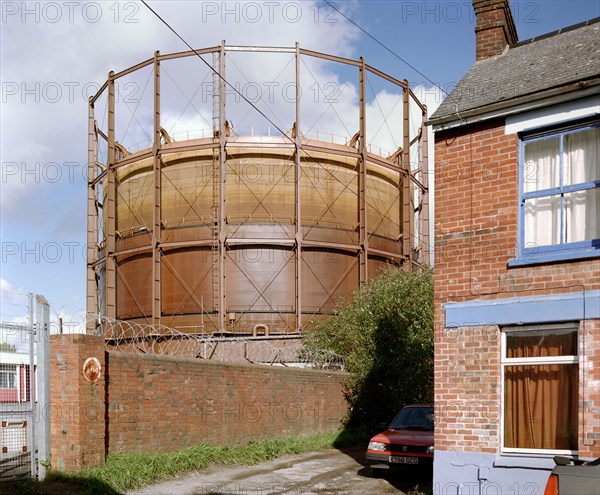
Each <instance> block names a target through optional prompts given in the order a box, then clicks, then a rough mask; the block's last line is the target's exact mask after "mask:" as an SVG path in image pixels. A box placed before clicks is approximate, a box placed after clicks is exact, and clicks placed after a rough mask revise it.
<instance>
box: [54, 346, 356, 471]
mask: <svg viewBox="0 0 600 495" xmlns="http://www.w3.org/2000/svg"><path fill="white" fill-rule="evenodd" d="M50 351H51V377H50V381H51V400H52V403H51V409H52V414H51V449H52V465H53V467H57V468H60V469H64V470H67V471H70V470H78V469H81V468H83V467H86V466H94V465H100V464H102V463H103V462H104V459H105V456H106V454H108V453H125V452H169V451H176V450H179V449H181V448H183V447H186V446H189V445H195V444H198V443H202V442H206V443H211V444H214V445H226V444H235V443H240V442H246V441H248V440H258V439H264V438H276V437H283V436H297V435H305V434H312V433H318V432H325V431H334V430H336V429H338V428H339V427H340V423H341V420H342V418H343V417H344V415H345V414H346V412H347V403H346V401H345V396H344V389H345V385H344V384H345V381H346V379H347V377H348V374H347V373H342V372H325V371H318V370H306V369H298V368H284V367H274V366H262V365H245V364H231V363H221V362H209V361H200V360H195V359H187V358H179V357H171V356H159V355H147V354H146V355H144V354H131V353H126V352H106V351H105V349H104V342H103V340H102V339H101V338H99V337H95V336H91V335H77V336H73V335H52V336H51V341H50ZM88 357H96V358H98V359H99V360H100V362H101V363H102V375H101V377H100V380H99V381H98V382H96V383H89V382H87V381H86V380H85V378H84V377H83V374H82V366H83V363H84V361H85V359H86V358H88Z"/></svg>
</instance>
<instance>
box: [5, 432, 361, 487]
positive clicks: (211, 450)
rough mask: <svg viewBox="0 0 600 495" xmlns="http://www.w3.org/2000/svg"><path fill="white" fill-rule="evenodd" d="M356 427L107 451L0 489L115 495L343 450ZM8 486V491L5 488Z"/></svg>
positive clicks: (356, 439)
mask: <svg viewBox="0 0 600 495" xmlns="http://www.w3.org/2000/svg"><path fill="white" fill-rule="evenodd" d="M364 439H365V435H364V434H363V433H361V432H358V431H352V430H350V431H349V430H343V431H341V432H340V431H337V432H330V433H319V434H315V435H310V436H302V437H290V438H278V439H273V440H258V441H250V442H248V443H247V444H245V445H233V446H225V447H215V446H213V445H209V444H205V443H203V444H199V445H195V446H193V447H187V448H185V449H183V450H180V451H178V452H172V453H156V454H148V453H138V454H110V455H109V456H108V457H107V459H106V465H105V466H102V467H98V468H90V469H85V470H82V471H80V472H78V473H63V472H60V471H51V472H50V473H49V474H48V476H47V477H46V479H45V480H44V481H43V482H37V481H31V480H28V481H25V482H16V483H9V484H6V483H5V484H0V494H4V493H6V494H9V493H10V494H19V495H66V494H69V495H75V494H77V495H100V494H101V495H119V494H122V493H124V492H126V491H127V490H132V489H134V488H138V487H140V486H143V485H148V484H152V483H156V482H158V481H163V480H167V479H169V478H172V477H174V476H176V475H178V474H183V473H187V472H191V471H195V470H200V469H204V468H206V467H208V466H209V465H211V464H219V465H223V466H230V465H253V464H258V463H260V462H264V461H269V460H271V459H275V458H277V457H281V456H283V455H287V454H302V453H305V452H313V451H317V450H325V449H331V448H338V449H343V448H346V447H351V446H354V445H358V444H360V443H362V442H364ZM5 490H8V491H5Z"/></svg>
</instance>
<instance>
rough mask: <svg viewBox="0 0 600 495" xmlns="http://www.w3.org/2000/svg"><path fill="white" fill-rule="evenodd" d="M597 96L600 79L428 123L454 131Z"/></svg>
mask: <svg viewBox="0 0 600 495" xmlns="http://www.w3.org/2000/svg"><path fill="white" fill-rule="evenodd" d="M595 94H598V95H600V77H596V78H594V79H588V80H586V81H579V82H576V83H572V84H569V85H566V86H560V87H558V88H552V89H549V90H546V91H543V92H539V93H533V94H529V95H526V96H521V97H519V98H515V99H512V100H506V101H501V102H496V103H492V104H490V105H486V106H483V107H478V108H474V109H471V110H465V111H464V112H455V113H452V114H450V115H446V116H444V117H440V118H436V119H429V120H428V121H427V122H425V124H426V125H430V126H433V131H434V132H437V131H443V130H448V129H455V128H457V127H462V126H465V125H468V124H475V123H478V122H483V121H486V120H490V119H495V118H498V117H506V116H508V115H514V114H517V113H524V112H528V111H530V110H536V109H538V108H543V107H548V106H551V105H557V104H559V103H564V102H568V101H572V100H578V99H580V98H585V97H587V96H593V95H595ZM599 103H600V102H599Z"/></svg>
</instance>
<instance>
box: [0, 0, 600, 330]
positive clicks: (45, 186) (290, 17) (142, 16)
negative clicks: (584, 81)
mask: <svg viewBox="0 0 600 495" xmlns="http://www.w3.org/2000/svg"><path fill="white" fill-rule="evenodd" d="M0 4H1V8H2V11H1V14H2V19H1V24H0V29H1V34H0V37H1V39H0V42H1V43H0V44H1V52H0V73H1V82H2V102H1V106H0V112H1V120H0V159H1V162H2V176H1V181H0V241H1V242H0V244H1V260H0V263H1V264H0V321H3V322H10V321H13V322H20V321H25V319H26V318H25V317H26V314H27V294H28V293H34V294H42V295H44V296H45V297H46V299H47V300H48V302H49V303H50V306H51V316H52V318H53V321H57V319H58V317H61V318H63V323H64V325H65V329H66V330H73V329H77V328H78V326H79V323H80V322H81V321H82V319H83V317H84V313H85V242H86V208H87V203H86V198H87V188H86V179H85V177H84V173H85V171H86V166H87V164H86V162H87V118H88V98H89V96H91V95H92V94H94V93H95V92H96V91H97V89H98V88H99V87H100V86H101V85H102V84H103V83H104V81H105V80H106V78H107V74H108V72H109V71H111V70H114V71H120V70H123V69H125V68H127V67H130V66H132V65H134V64H136V63H138V62H141V61H143V60H146V59H149V58H151V57H152V56H153V54H154V52H155V51H156V50H159V51H160V52H161V53H163V54H165V53H171V52H179V51H184V50H187V49H188V48H187V46H186V45H185V44H184V42H183V41H182V40H181V39H180V38H178V37H177V36H176V35H175V34H174V33H173V32H172V31H171V30H169V28H168V27H167V26H165V24H163V23H162V22H161V21H160V20H159V19H158V18H157V17H156V16H155V15H154V14H153V13H152V12H151V11H150V10H149V9H148V8H147V7H146V6H145V5H144V4H143V3H141V2H138V1H112V0H109V1H97V2H79V1H56V2H21V1H4V0H2V1H1V2H0ZM148 4H149V5H150V7H152V9H154V10H155V11H156V12H157V13H158V14H160V15H161V16H162V17H163V19H164V20H166V21H167V22H168V23H169V25H170V26H171V27H172V28H173V29H174V30H175V31H177V33H179V35H180V36H181V37H182V38H183V39H184V40H185V41H186V42H187V43H189V44H190V45H192V46H193V47H194V48H202V47H209V46H215V45H218V44H220V43H221V40H225V41H226V43H227V44H228V45H266V46H294V43H295V42H299V43H300V45H301V46H302V47H303V48H307V49H310V50H316V51H320V52H326V53H331V54H335V55H339V56H343V57H348V58H353V59H358V58H359V57H361V56H362V57H364V58H365V61H366V63H368V64H369V65H371V66H374V67H377V68H378V69H380V70H382V71H384V72H386V73H388V74H390V75H392V76H394V77H395V78H397V79H400V80H402V79H407V80H408V81H409V82H410V84H411V86H412V87H414V88H415V92H416V93H417V94H418V95H419V96H420V97H421V98H422V100H423V101H424V102H425V103H426V104H427V105H428V108H429V110H430V112H429V113H430V114H431V113H432V111H433V110H435V108H436V107H437V106H438V105H439V103H440V102H441V101H442V99H443V97H444V93H445V92H449V91H450V90H451V89H452V87H453V86H454V85H455V84H456V83H457V82H458V80H459V79H460V78H461V76H462V75H463V74H464V73H465V72H466V71H467V70H468V69H469V67H470V66H471V65H472V64H473V63H474V59H475V34H474V23H475V18H474V14H473V9H472V6H471V2H470V1H468V0H461V1H358V0H354V1H345V2H337V3H336V4H335V5H336V7H337V8H338V9H339V10H340V11H341V12H343V14H344V15H342V14H341V13H340V12H339V11H336V10H335V9H333V8H331V7H330V6H329V5H327V4H326V3H324V2H318V3H317V2H314V1H310V2H308V1H306V2H305V1H285V0H280V1H254V2H222V1H214V2H213V1H205V2H200V1H186V2H181V1H179V2H177V1H170V2H166V1H154V0H148ZM511 8H512V11H513V16H514V19H515V22H516V25H517V32H518V35H519V39H520V40H525V39H528V38H531V37H534V36H538V35H542V34H544V33H548V32H551V31H554V30H556V29H559V28H561V27H566V26H569V25H572V24H576V23H578V22H582V21H585V20H588V19H591V18H594V17H597V16H600V2H597V1H596V0H581V1H578V0H570V1H557V0H543V1H542V0H540V1H526V0H523V1H512V2H511ZM345 16H347V17H345ZM348 18H350V19H351V20H352V22H351V21H349V20H348ZM227 60H228V62H227V64H228V75H227V78H228V80H230V81H231V82H232V83H233V84H235V83H237V85H238V86H237V87H238V88H239V89H240V91H241V92H242V94H244V96H246V97H248V98H249V99H251V100H252V101H255V102H256V105H257V106H258V107H259V108H261V110H262V111H263V112H264V113H266V114H267V115H268V116H269V117H270V118H271V119H272V120H273V122H274V123H276V124H277V125H278V126H280V127H282V128H283V127H286V126H287V128H289V126H290V125H291V122H292V121H293V106H294V105H293V103H291V102H290V99H289V98H287V97H286V93H285V91H286V81H291V80H293V74H292V72H293V61H292V62H291V64H290V56H289V55H271V56H269V57H267V58H262V59H261V58H259V57H258V56H255V55H248V56H244V55H241V54H231V56H230V55H228V58H227ZM206 61H207V62H209V63H210V62H211V58H209V57H207V58H206ZM163 66H164V72H163V78H162V80H163V83H162V87H161V91H163V95H164V96H163V98H164V101H165V109H164V111H163V117H162V118H163V122H161V124H162V125H163V127H165V128H167V129H168V130H169V132H170V133H172V134H178V133H182V132H184V131H190V130H192V131H193V130H199V129H203V128H210V124H211V112H212V107H211V99H210V97H207V93H208V89H207V88H208V87H209V85H210V83H211V76H210V72H209V71H210V70H209V68H208V67H207V66H206V65H205V64H203V63H202V62H201V61H200V60H198V59H195V60H192V59H190V60H188V61H186V63H185V64H183V65H181V66H177V65H175V64H173V65H169V64H168V63H164V65H163ZM163 66H161V70H162V67H163ZM302 70H303V76H302V83H303V86H302V87H303V94H305V95H308V97H307V98H305V100H304V103H303V105H304V107H303V113H302V115H303V122H304V125H305V126H310V129H311V130H312V131H321V132H323V131H324V132H329V133H331V134H335V135H340V136H347V137H349V136H351V135H352V134H354V132H355V131H356V130H358V127H357V126H358V123H357V122H356V117H355V116H356V115H357V114H356V108H357V91H358V89H357V84H356V80H355V79H356V78H355V74H351V73H350V71H349V70H348V69H347V68H344V67H342V66H339V64H331V63H321V62H319V61H314V60H310V61H307V62H306V63H305V65H304V67H303V69H302ZM149 75H150V73H149V72H148V71H145V72H144V71H143V70H142V71H139V73H136V74H135V75H133V76H131V77H130V78H126V79H123V80H121V81H119V83H120V85H119V87H118V94H117V99H118V100H119V101H118V103H117V114H118V118H117V139H118V140H119V141H120V142H122V143H123V144H124V145H126V146H127V147H129V148H130V149H136V147H140V146H145V144H144V143H147V140H148V135H149V130H150V129H151V124H150V122H151V106H150V102H151V97H152V95H151V84H150V85H148V81H149V77H148V76H149ZM165 75H166V77H164V76H165ZM198 81H202V83H201V84H199V83H198ZM368 83H369V90H368V94H367V99H368V101H367V106H368V116H369V115H370V116H371V118H370V119H369V118H368V119H367V120H368V122H369V124H368V129H367V131H368V132H367V134H368V135H371V136H373V139H372V144H373V145H374V146H380V147H381V148H383V149H385V150H388V151H390V152H393V151H394V150H395V148H396V147H397V144H398V143H396V141H395V139H394V133H395V132H396V131H397V130H398V128H397V127H395V126H396V124H395V123H394V122H392V121H394V119H393V117H394V114H393V108H394V107H395V106H396V105H397V103H398V98H399V97H400V96H399V92H398V91H397V88H394V87H393V86H391V85H388V84H383V83H382V82H381V81H379V80H377V78H375V77H372V78H370V79H369V80H368ZM148 88H150V89H148ZM198 88H200V91H199V92H198ZM229 98H230V99H235V95H233V94H232V95H230V96H229ZM103 105H104V107H103ZM96 106H97V109H98V116H97V120H98V121H99V124H100V126H105V125H106V123H105V119H104V118H103V117H102V114H103V113H104V112H103V110H105V102H103V101H102V100H99V102H98V103H97V105H96ZM383 109H385V111H383ZM387 109H392V110H389V112H388V110H387ZM383 114H386V115H387V118H388V120H389V121H390V122H392V123H391V124H389V125H387V126H386V125H384V124H385V122H384V121H383V119H382V116H383ZM228 118H230V119H231V120H232V122H233V123H234V125H235V126H236V128H237V130H238V131H239V133H243V134H246V133H255V134H261V133H269V132H275V133H276V131H275V129H273V126H272V124H270V123H269V122H266V121H265V119H264V117H262V116H261V115H259V114H258V113H257V112H256V111H255V110H253V109H252V108H250V107H249V106H248V105H247V104H245V103H244V102H242V103H240V105H238V106H237V107H236V109H235V110H232V113H231V114H230V115H228ZM397 120H401V119H397ZM390 126H391V129H390ZM0 340H2V336H0Z"/></svg>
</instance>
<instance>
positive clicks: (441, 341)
mask: <svg viewBox="0 0 600 495" xmlns="http://www.w3.org/2000/svg"><path fill="white" fill-rule="evenodd" d="M435 156H436V175H435V190H436V197H435V207H436V217H435V242H436V249H435V251H436V254H435V322H436V357H435V377H436V383H435V386H436V407H437V408H438V412H439V414H438V416H437V421H438V423H437V427H436V448H439V449H442V450H477V451H496V450H498V449H499V447H500V443H499V441H500V429H499V428H500V427H501V425H500V424H499V420H500V404H501V397H500V391H501V384H500V365H499V359H500V340H499V338H500V334H499V329H498V327H496V326H490V327H472V328H468V329H446V328H445V323H446V322H445V319H444V318H445V315H444V311H443V305H444V304H445V303H447V302H464V301H472V300H482V299H499V298H508V297H521V296H531V295H544V294H556V293H568V292H583V291H590V290H598V289H600V262H599V261H598V259H595V260H579V261H577V260H575V261H567V262H562V263H548V264H543V265H536V266H525V267H515V268H509V267H508V261H509V260H510V259H512V258H515V257H516V252H517V242H518V238H517V235H518V213H519V208H518V163H519V156H518V137H517V135H516V134H513V135H505V134H504V122H503V121H502V120H494V121H489V122H487V123H483V124H478V125H471V126H466V127H462V128H461V129H458V130H448V131H440V132H437V133H436V141H435ZM594 325H596V326H594ZM597 325H598V322H593V321H586V322H584V323H582V324H581V326H580V328H581V331H582V332H583V333H584V334H585V339H581V341H582V347H581V349H580V352H581V356H582V357H581V359H582V362H585V363H586V364H585V367H584V366H582V367H581V370H582V371H581V373H582V380H581V390H580V404H582V407H581V415H582V416H581V418H583V416H584V415H585V418H583V419H582V421H584V420H585V421H588V422H587V423H585V425H586V426H585V428H588V427H589V428H590V429H589V432H591V433H590V435H595V436H594V437H593V439H595V444H596V445H595V446H591V445H589V446H586V442H587V443H591V442H592V441H593V439H592V437H591V436H590V437H589V438H588V439H587V440H584V438H583V437H584V435H588V433H587V431H588V430H586V432H585V433H584V430H583V427H582V426H580V435H581V438H580V448H581V449H582V452H584V451H586V452H592V451H594V452H596V454H597V455H600V452H599V449H600V441H599V440H600V431H599V429H600V416H599V415H598V413H597V412H594V411H598V410H600V387H599V385H598V383H600V381H599V380H600V371H599V370H600V366H599V363H600V351H599V350H598V348H599V347H600V331H598V326H597ZM594 328H595V329H596V331H595V332H594V331H592V330H593V329H594ZM584 340H585V343H584ZM592 363H595V367H594V365H593V364H592ZM584 369H585V374H584ZM586 411H587V412H586ZM457 416H458V419H457ZM494 418H495V420H494ZM486 419H489V420H488V421H486ZM580 425H584V423H583V422H580ZM588 447H589V449H591V450H589V449H588ZM586 449H588V450H586Z"/></svg>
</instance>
